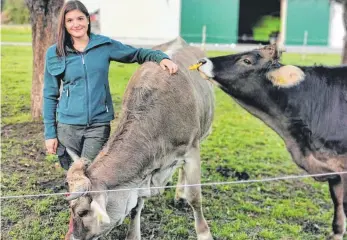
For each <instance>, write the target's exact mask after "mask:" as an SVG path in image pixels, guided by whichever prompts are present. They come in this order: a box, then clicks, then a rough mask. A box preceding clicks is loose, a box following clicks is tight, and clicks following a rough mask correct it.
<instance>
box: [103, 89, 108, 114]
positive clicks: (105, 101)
mask: <svg viewBox="0 0 347 240" xmlns="http://www.w3.org/2000/svg"><path fill="white" fill-rule="evenodd" d="M104 88H105V108H106V112H108V106H107V87H106V84H104Z"/></svg>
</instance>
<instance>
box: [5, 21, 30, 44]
mask: <svg viewBox="0 0 347 240" xmlns="http://www.w3.org/2000/svg"><path fill="white" fill-rule="evenodd" d="M1 41H2V42H31V26H29V25H23V26H21V25H18V26H17V25H14V26H13V25H2V26H1Z"/></svg>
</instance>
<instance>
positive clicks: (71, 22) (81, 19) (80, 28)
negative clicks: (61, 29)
mask: <svg viewBox="0 0 347 240" xmlns="http://www.w3.org/2000/svg"><path fill="white" fill-rule="evenodd" d="M88 24H89V21H88V18H87V16H86V15H84V13H83V12H81V11H80V10H72V11H70V12H68V13H66V14H65V28H66V30H67V32H68V33H69V34H70V35H71V36H72V37H73V38H83V37H85V36H86V35H87V31H88Z"/></svg>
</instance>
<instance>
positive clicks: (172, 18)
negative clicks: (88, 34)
mask: <svg viewBox="0 0 347 240" xmlns="http://www.w3.org/2000/svg"><path fill="white" fill-rule="evenodd" d="M180 15H181V0H146V1H144V0H102V1H101V3H100V33H101V34H103V35H106V36H109V37H111V38H114V39H116V40H119V41H121V42H123V43H126V44H131V45H156V44H161V43H164V42H167V41H169V40H172V39H174V38H176V37H177V36H179V34H180Z"/></svg>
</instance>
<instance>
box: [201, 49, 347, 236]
mask: <svg viewBox="0 0 347 240" xmlns="http://www.w3.org/2000/svg"><path fill="white" fill-rule="evenodd" d="M195 68H198V70H199V71H200V73H201V74H202V75H203V76H204V77H205V78H207V79H211V80H212V81H213V82H215V83H216V84H217V85H218V86H219V87H220V88H221V89H222V90H223V91H224V92H226V93H227V94H229V95H230V96H231V97H233V98H234V99H235V100H236V101H237V102H238V103H239V104H240V105H241V106H242V107H243V108H245V109H246V110H248V111H249V112H250V113H251V114H253V115H254V116H256V117H258V118H260V119H261V120H262V121H263V122H265V123H266V124H267V125H268V126H270V127H271V128H272V129H273V130H274V131H276V132H277V133H278V134H279V135H280V136H281V137H282V138H283V140H284V142H285V144H286V146H287V149H288V151H289V152H290V154H291V156H292V158H293V160H294V162H295V163H296V164H297V165H298V166H299V167H301V168H303V169H304V170H306V171H307V172H308V173H310V174H324V173H336V172H343V171H347V66H339V67H324V66H314V67H297V66H291V65H283V64H281V63H280V62H279V53H278V51H277V49H276V46H275V45H270V46H266V47H264V48H261V49H257V50H254V51H249V52H244V53H239V54H235V55H229V56H222V57H215V58H209V59H208V58H203V59H201V60H200V61H199V64H198V65H196V66H195ZM316 179H317V180H320V181H326V180H327V181H328V182H329V187H330V193H331V198H332V200H333V203H334V219H333V224H332V228H333V233H332V235H331V236H330V238H331V239H335V240H341V239H342V238H343V235H344V233H345V231H346V213H347V174H332V175H330V176H324V177H323V176H322V177H316Z"/></svg>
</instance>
